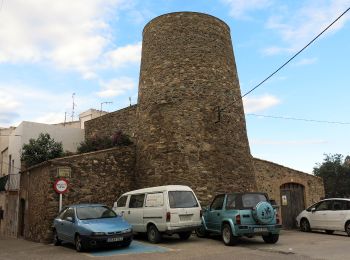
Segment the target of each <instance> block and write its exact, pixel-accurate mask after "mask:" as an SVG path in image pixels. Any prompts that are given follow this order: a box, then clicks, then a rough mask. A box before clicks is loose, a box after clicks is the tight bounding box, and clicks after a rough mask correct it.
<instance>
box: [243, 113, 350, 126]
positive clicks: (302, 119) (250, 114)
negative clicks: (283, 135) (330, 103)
mask: <svg viewBox="0 0 350 260" xmlns="http://www.w3.org/2000/svg"><path fill="white" fill-rule="evenodd" d="M245 115H247V116H256V117H267V118H274V119H285V120H296V121H305V122H313V123H326V124H339V125H350V122H340V121H326V120H315V119H307V118H296V117H285V116H270V115H259V114H252V113H248V114H245Z"/></svg>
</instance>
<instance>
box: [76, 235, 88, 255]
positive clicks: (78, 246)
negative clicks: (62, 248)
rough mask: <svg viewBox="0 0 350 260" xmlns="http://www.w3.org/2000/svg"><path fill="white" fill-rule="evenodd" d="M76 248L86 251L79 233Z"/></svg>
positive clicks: (78, 250) (79, 250)
mask: <svg viewBox="0 0 350 260" xmlns="http://www.w3.org/2000/svg"><path fill="white" fill-rule="evenodd" d="M75 250H77V252H84V251H85V250H86V248H85V246H84V244H83V241H82V240H81V237H80V235H79V234H78V235H76V236H75Z"/></svg>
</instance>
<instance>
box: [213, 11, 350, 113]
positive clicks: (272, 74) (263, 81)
mask: <svg viewBox="0 0 350 260" xmlns="http://www.w3.org/2000/svg"><path fill="white" fill-rule="evenodd" d="M349 10H350V7H348V8H347V9H346V10H345V11H344V12H343V13H342V14H341V15H339V16H338V17H337V18H336V19H335V20H334V21H333V22H332V23H330V24H329V25H328V26H327V27H326V28H325V29H323V31H322V32H320V33H319V34H318V35H317V36H316V37H314V38H313V39H312V40H311V41H310V42H309V43H308V44H307V45H305V46H304V47H303V48H302V49H301V50H300V51H298V52H297V53H296V54H294V55H293V56H292V57H291V58H290V59H289V60H287V61H286V62H285V63H283V64H282V65H281V66H280V67H279V68H278V69H276V70H275V71H274V72H272V73H271V74H270V75H269V76H267V77H266V78H265V79H264V80H262V81H261V82H260V83H259V84H257V85H256V86H255V87H254V88H252V89H250V90H249V91H248V92H246V93H245V94H244V95H243V96H242V97H241V98H244V97H245V96H247V95H249V94H250V93H252V92H253V91H254V90H256V89H257V88H258V87H260V86H261V85H262V84H263V83H265V82H266V81H267V80H268V79H270V78H271V77H272V76H274V75H275V74H276V73H277V72H279V71H280V70H281V69H282V68H283V67H285V66H286V65H287V64H288V63H289V62H291V61H292V60H293V59H294V58H295V57H297V56H298V55H299V54H300V53H301V52H303V51H304V50H305V49H306V48H307V47H309V46H310V45H311V44H312V43H313V42H314V41H316V40H317V39H318V38H319V37H320V36H321V35H322V34H323V33H324V32H326V31H327V30H328V29H329V28H330V27H331V26H332V25H333V24H335V23H336V22H337V21H338V20H339V19H340V18H341V17H342V16H344V15H345V14H346V13H347V12H348V11H349ZM234 102H235V101H234ZM226 108H228V106H226V107H224V108H221V109H220V111H224V110H225V109H226Z"/></svg>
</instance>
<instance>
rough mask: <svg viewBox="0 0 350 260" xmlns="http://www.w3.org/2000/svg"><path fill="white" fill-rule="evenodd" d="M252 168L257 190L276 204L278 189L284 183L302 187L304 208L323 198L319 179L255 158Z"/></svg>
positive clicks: (278, 199)
mask: <svg viewBox="0 0 350 260" xmlns="http://www.w3.org/2000/svg"><path fill="white" fill-rule="evenodd" d="M254 167H255V176H256V181H257V185H258V190H259V191H262V192H266V193H267V194H268V195H269V197H270V198H272V199H274V200H276V202H277V203H278V204H280V203H281V202H280V200H281V198H280V197H281V196H280V187H281V185H283V184H286V183H298V184H302V185H303V186H304V188H305V197H304V199H305V206H306V207H308V206H310V205H312V204H313V203H315V202H317V201H319V200H320V198H323V197H324V186H323V181H322V179H321V178H319V177H316V176H313V175H311V174H307V173H304V172H300V171H296V170H293V169H290V168H287V167H284V166H282V165H278V164H276V163H272V162H268V161H264V160H261V159H257V158H254Z"/></svg>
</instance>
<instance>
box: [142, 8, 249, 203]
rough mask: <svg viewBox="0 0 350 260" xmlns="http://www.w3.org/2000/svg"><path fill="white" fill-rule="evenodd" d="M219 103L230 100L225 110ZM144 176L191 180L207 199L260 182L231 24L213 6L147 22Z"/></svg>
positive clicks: (145, 181) (157, 181) (154, 181)
mask: <svg viewBox="0 0 350 260" xmlns="http://www.w3.org/2000/svg"><path fill="white" fill-rule="evenodd" d="M218 107H219V108H226V109H225V110H224V111H223V112H221V113H219V112H218ZM137 120H138V128H137V182H138V184H139V186H140V188H141V187H149V186H156V185H166V184H184V185H188V186H190V187H192V188H193V189H194V190H195V191H196V193H197V195H199V197H200V199H201V200H202V201H204V202H208V201H209V200H210V199H211V196H212V195H214V194H215V193H218V192H223V191H252V190H255V189H256V182H255V177H254V171H253V163H252V157H251V154H250V150H249V144H248V139H247V133H246V124H245V118H244V112H243V105H242V100H241V93H240V87H239V82H238V77H237V70H236V64H235V59H234V55H233V49H232V43H231V36H230V29H229V27H228V26H227V25H226V24H225V23H224V22H223V21H221V20H219V19H217V18H215V17H213V16H210V15H206V14H201V13H192V12H180V13H170V14H165V15H162V16H159V17H157V18H155V19H153V20H151V21H150V22H149V23H148V24H147V25H146V26H145V28H144V30H143V44H142V59H141V71H140V82H139V97H138V108H137Z"/></svg>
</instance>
